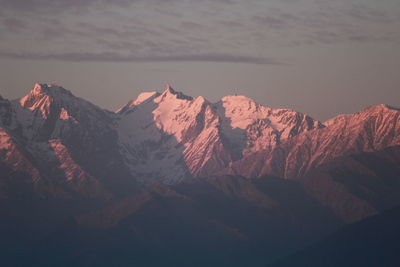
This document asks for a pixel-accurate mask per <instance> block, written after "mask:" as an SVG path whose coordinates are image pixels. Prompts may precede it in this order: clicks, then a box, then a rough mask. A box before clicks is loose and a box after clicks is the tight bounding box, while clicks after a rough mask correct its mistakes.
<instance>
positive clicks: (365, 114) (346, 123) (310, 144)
mask: <svg viewBox="0 0 400 267" xmlns="http://www.w3.org/2000/svg"><path fill="white" fill-rule="evenodd" d="M325 125H326V127H325V128H322V129H316V130H312V131H308V132H304V133H302V134H299V135H297V136H295V137H292V138H290V139H287V140H286V141H284V142H282V144H280V145H279V146H277V147H276V148H275V149H273V151H259V152H256V153H253V154H251V155H249V156H248V157H245V158H243V159H242V160H240V161H238V162H235V163H234V164H233V165H232V166H231V167H230V168H229V169H227V170H226V172H228V173H235V174H240V175H243V176H246V177H259V176H262V175H266V174H273V175H277V176H279V177H286V178H296V177H301V176H304V175H305V174H307V172H308V171H310V170H312V169H314V168H317V167H318V166H321V165H322V164H324V163H326V162H329V161H331V160H333V159H335V158H338V157H342V156H347V155H352V154H359V153H362V152H372V151H378V150H381V149H384V148H386V147H390V146H396V145H400V111H399V110H398V109H396V108H393V107H389V106H386V105H379V106H374V107H370V108H367V109H365V110H363V111H361V112H358V113H355V114H352V115H340V116H337V117H335V118H333V119H332V120H329V121H327V122H326V123H325Z"/></svg>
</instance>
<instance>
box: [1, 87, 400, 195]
mask: <svg viewBox="0 0 400 267" xmlns="http://www.w3.org/2000/svg"><path fill="white" fill-rule="evenodd" d="M0 112H1V125H2V128H1V131H2V132H1V134H2V139H1V144H2V151H3V153H2V162H3V164H5V165H6V166H8V167H9V168H11V169H12V170H14V171H17V170H18V171H22V172H26V173H28V174H29V175H30V176H31V177H33V178H32V179H33V180H34V181H39V180H40V181H43V182H44V183H45V184H48V183H49V184H52V186H51V187H53V186H56V187H57V186H61V187H63V188H68V190H72V191H75V192H79V194H81V193H82V194H84V195H86V196H91V197H100V196H101V197H106V196H109V195H113V194H115V193H117V194H119V193H120V192H122V191H124V190H128V189H127V188H128V187H126V186H125V184H126V183H130V184H132V186H133V187H135V185H134V184H136V181H140V182H141V183H144V184H150V183H152V182H162V183H165V184H175V183H178V182H181V181H183V180H185V179H187V178H191V177H206V176H210V175H214V174H218V173H230V174H239V175H242V176H245V177H248V178H251V177H259V176H262V175H267V174H268V175H275V176H278V177H287V178H291V177H300V176H303V175H305V174H306V173H307V172H308V171H309V170H310V169H312V168H315V167H318V166H320V165H321V164H323V163H324V162H327V161H329V160H331V159H334V158H337V157H341V156H346V155H349V154H352V153H360V152H370V151H375V150H379V149H382V148H385V147H387V146H393V145H398V144H400V137H399V129H400V127H399V111H398V110H397V109H395V108H391V107H388V106H385V105H381V106H376V107H371V108H368V109H366V110H364V111H362V112H360V113H357V114H353V115H340V116H338V117H336V118H334V119H332V120H330V121H327V122H326V123H325V124H322V123H321V122H319V121H317V120H314V119H312V118H311V117H309V116H307V115H305V114H302V113H299V112H296V111H293V110H288V109H272V108H268V107H264V106H262V105H260V104H258V103H257V102H255V101H254V100H252V99H250V98H248V97H245V96H239V95H230V96H225V97H223V98H222V99H221V100H220V101H218V102H217V103H211V102H209V101H208V100H206V99H205V98H204V97H202V96H199V97H196V98H193V97H190V96H187V95H185V94H183V93H181V92H177V91H175V90H174V89H173V88H172V87H171V86H169V85H167V86H166V87H165V88H164V90H163V91H162V92H161V93H160V92H155V91H153V92H145V93H141V94H140V95H139V96H138V97H137V98H136V99H135V100H132V101H129V102H128V103H127V104H126V105H125V106H123V107H122V108H120V109H119V110H118V111H117V112H110V111H106V110H104V109H101V108H99V107H97V106H95V105H93V104H91V103H90V102H88V101H85V100H83V99H81V98H79V97H76V96H74V95H73V94H72V93H71V92H69V91H68V90H66V89H64V88H62V87H59V86H56V85H51V84H35V86H34V87H33V88H32V89H31V90H30V92H29V93H28V94H27V95H26V96H24V97H22V98H21V99H17V100H13V101H8V100H5V99H3V98H2V99H1V100H0ZM13 157H16V158H18V160H16V161H17V162H18V164H13V163H12V162H13V161H12V158H13ZM54 177H58V178H57V179H55V178H54ZM35 183H36V182H35ZM54 183H55V185H54ZM105 188H107V189H105ZM129 190H130V189H129ZM61 191H62V190H61ZM64 191H65V190H64Z"/></svg>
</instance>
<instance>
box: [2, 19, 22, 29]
mask: <svg viewBox="0 0 400 267" xmlns="http://www.w3.org/2000/svg"><path fill="white" fill-rule="evenodd" d="M3 25H4V27H5V28H6V29H7V30H8V31H12V32H18V31H20V30H23V29H25V28H26V26H27V23H26V22H25V21H22V20H20V19H17V18H6V19H4V20H3Z"/></svg>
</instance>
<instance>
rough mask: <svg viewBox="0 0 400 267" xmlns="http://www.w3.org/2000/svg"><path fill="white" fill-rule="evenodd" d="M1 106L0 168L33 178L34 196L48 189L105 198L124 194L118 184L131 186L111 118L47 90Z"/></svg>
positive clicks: (37, 89)
mask: <svg viewBox="0 0 400 267" xmlns="http://www.w3.org/2000/svg"><path fill="white" fill-rule="evenodd" d="M2 102H3V103H2V104H0V106H1V108H0V109H1V112H2V114H1V115H2V116H1V117H2V122H3V126H4V128H2V140H1V142H2V144H3V145H2V148H3V149H2V151H3V152H4V153H3V157H2V162H3V163H4V164H5V165H6V166H9V167H10V168H11V170H12V171H14V172H15V171H19V172H24V173H27V174H28V175H29V176H31V177H32V180H31V181H29V183H31V184H32V186H31V187H32V190H33V191H35V192H37V191H41V190H43V188H44V187H51V188H53V189H51V190H50V195H52V192H57V193H55V194H56V196H57V197H60V195H61V196H63V197H69V196H72V195H73V194H81V195H83V196H85V197H89V198H109V197H110V196H111V195H113V194H115V193H116V192H117V191H119V189H120V188H121V190H122V191H123V190H125V189H123V188H124V186H122V185H118V183H121V181H122V180H124V181H125V182H124V183H126V185H125V186H126V188H129V187H130V186H131V184H132V183H134V178H133V177H132V176H131V175H130V172H129V171H128V169H127V168H126V167H125V165H124V164H123V163H122V160H121V159H120V155H119V150H118V136H117V133H116V130H115V127H114V124H113V123H114V118H113V116H114V114H113V113H111V112H109V111H105V110H103V109H100V108H98V107H97V106H95V105H93V104H91V103H89V102H87V101H85V100H83V99H80V98H78V97H75V96H74V95H73V94H72V93H70V92H69V91H67V90H65V89H64V88H62V87H59V86H56V85H46V84H35V86H34V87H33V88H32V90H31V91H30V92H29V93H28V94H27V95H26V96H25V97H23V98H21V99H17V100H14V101H11V102H7V103H5V101H2ZM4 103H5V104H4ZM15 157H17V158H19V160H17V162H16V163H13V161H12V158H15ZM110 181H111V182H110ZM39 183H40V184H41V185H39ZM105 187H107V189H106V188H105ZM118 187H120V188H118ZM54 188H57V189H54ZM121 190H120V191H121ZM45 191H46V192H47V191H48V190H47V189H46V190H45ZM60 192H61V193H60Z"/></svg>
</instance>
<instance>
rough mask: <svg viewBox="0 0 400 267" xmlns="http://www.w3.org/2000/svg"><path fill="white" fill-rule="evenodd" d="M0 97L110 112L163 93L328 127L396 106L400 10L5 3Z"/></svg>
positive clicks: (272, 2)
mask: <svg viewBox="0 0 400 267" xmlns="http://www.w3.org/2000/svg"><path fill="white" fill-rule="evenodd" d="M0 7H1V8H0V94H1V95H2V96H3V97H6V98H9V99H13V98H17V97H20V96H22V95H24V94H25V93H26V92H27V91H28V90H29V89H30V87H32V86H33V84H34V83H35V82H43V83H56V84H59V85H61V86H63V87H65V88H67V89H69V90H70V91H72V92H73V93H74V94H75V95H77V96H80V97H83V98H86V99H88V100H90V101H92V102H93V103H95V104H97V105H99V106H101V107H104V108H107V109H111V110H114V109H117V108H118V107H120V106H122V105H124V104H125V103H126V102H127V101H128V100H129V99H132V98H135V97H136V95H137V94H138V93H139V92H141V91H147V90H155V89H156V90H162V88H163V85H164V84H165V83H170V84H172V85H173V87H174V88H175V89H176V90H178V91H183V92H184V93H186V94H188V95H191V96H198V95H203V96H204V97H206V98H207V99H209V100H211V101H217V100H218V99H220V98H221V96H223V95H227V94H234V93H237V94H243V95H247V96H249V97H251V98H254V99H255V100H256V101H258V102H259V103H261V104H263V105H266V106H270V107H274V108H293V109H296V110H299V111H302V112H305V113H307V114H310V115H311V116H313V117H315V118H317V119H321V120H325V119H327V118H329V117H332V116H334V115H336V114H339V113H352V112H355V111H358V110H360V109H362V108H363V107H366V106H368V105H375V104H380V103H387V104H391V105H395V106H398V105H399V104H400V103H399V102H400V101H399V100H400V1H399V0H246V1H244V0H242V1H239V0H113V1H107V0H85V1H83V0H0Z"/></svg>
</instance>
